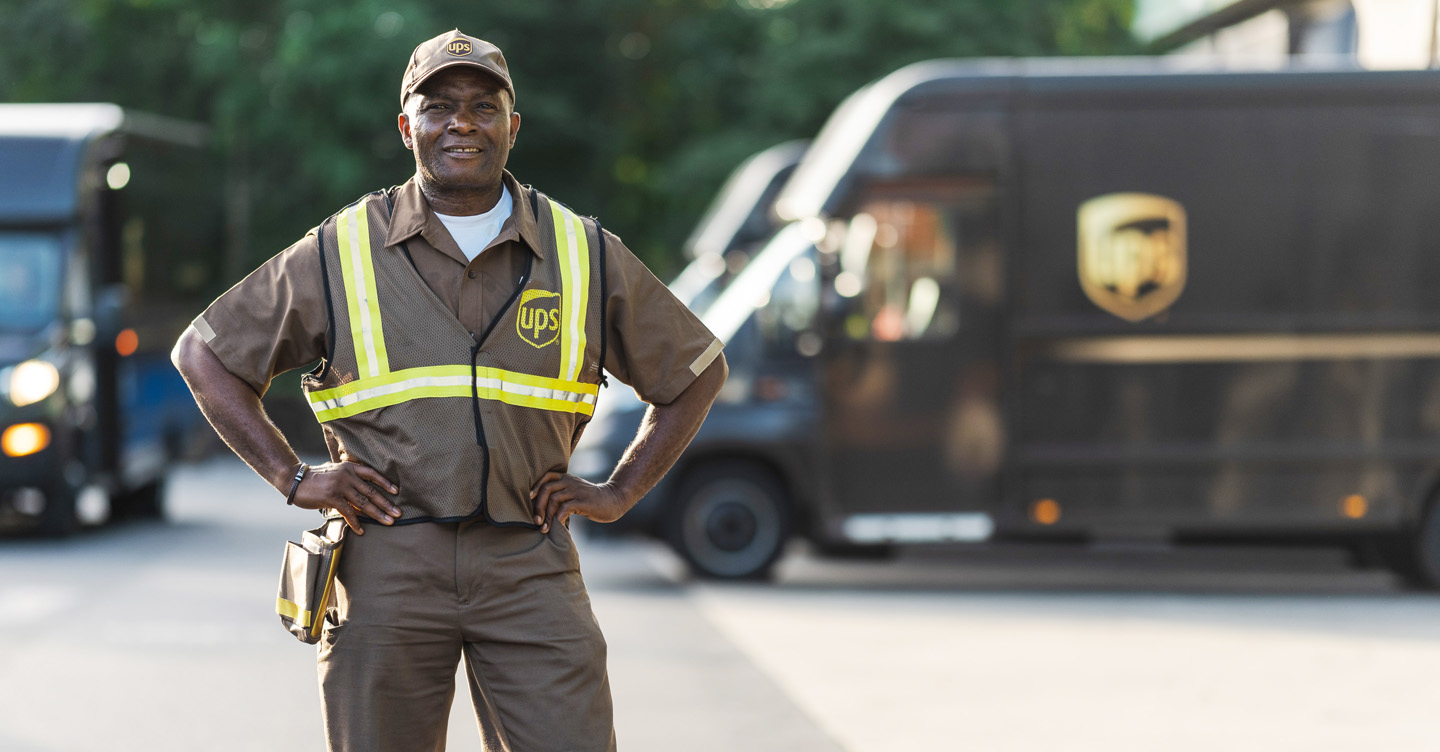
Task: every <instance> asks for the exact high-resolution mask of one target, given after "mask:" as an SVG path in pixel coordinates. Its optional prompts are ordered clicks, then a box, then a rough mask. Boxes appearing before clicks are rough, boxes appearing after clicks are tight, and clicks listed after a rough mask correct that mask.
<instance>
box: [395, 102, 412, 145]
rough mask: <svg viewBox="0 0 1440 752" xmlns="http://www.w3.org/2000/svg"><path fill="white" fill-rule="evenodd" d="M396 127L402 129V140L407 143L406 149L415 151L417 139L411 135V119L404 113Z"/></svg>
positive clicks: (401, 114)
mask: <svg viewBox="0 0 1440 752" xmlns="http://www.w3.org/2000/svg"><path fill="white" fill-rule="evenodd" d="M396 125H397V126H398V127H399V128H400V140H401V141H403V142H404V143H405V148H406V149H409V150H411V151H414V150H415V137H414V136H412V135H410V118H409V117H408V116H407V115H406V114H405V113H403V112H402V113H400V118H399V121H398V122H397V123H396Z"/></svg>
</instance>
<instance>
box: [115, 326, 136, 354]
mask: <svg viewBox="0 0 1440 752" xmlns="http://www.w3.org/2000/svg"><path fill="white" fill-rule="evenodd" d="M138 347H140V336H139V335H137V334H136V333H135V330H134V329H126V330H125V331H123V332H120V333H119V334H117V335H115V352H118V353H120V357H122V358H128V357H130V356H131V355H134V354H135V350H136V348H138Z"/></svg>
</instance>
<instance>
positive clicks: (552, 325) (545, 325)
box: [515, 290, 560, 347]
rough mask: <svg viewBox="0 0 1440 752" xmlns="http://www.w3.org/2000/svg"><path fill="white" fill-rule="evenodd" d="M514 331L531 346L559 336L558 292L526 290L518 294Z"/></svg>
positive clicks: (548, 342) (545, 342) (544, 344)
mask: <svg viewBox="0 0 1440 752" xmlns="http://www.w3.org/2000/svg"><path fill="white" fill-rule="evenodd" d="M515 333H516V334H519V335H520V339H523V340H525V341H526V342H528V343H530V345H531V346H532V347H544V346H546V345H548V344H551V343H553V342H554V341H555V340H557V339H559V338H560V293H558V292H550V291H548V290H526V291H525V292H524V293H523V294H521V295H520V312H519V315H518V316H516V317H515Z"/></svg>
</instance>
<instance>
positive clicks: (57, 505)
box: [35, 480, 80, 538]
mask: <svg viewBox="0 0 1440 752" xmlns="http://www.w3.org/2000/svg"><path fill="white" fill-rule="evenodd" d="M44 491H45V506H44V508H42V509H41V510H40V521H39V525H38V526H37V527H36V528H35V532H37V533H39V534H40V535H43V536H46V537H52V538H61V537H64V536H68V535H72V534H74V533H75V531H77V530H79V529H80V515H79V513H78V512H79V508H78V506H77V505H76V503H75V501H76V498H77V496H78V492H77V491H76V489H74V488H72V487H71V486H70V484H69V483H66V482H65V481H64V480H57V481H56V482H54V483H52V484H50V486H49V487H47V488H45V489H44Z"/></svg>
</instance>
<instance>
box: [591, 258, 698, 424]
mask: <svg viewBox="0 0 1440 752" xmlns="http://www.w3.org/2000/svg"><path fill="white" fill-rule="evenodd" d="M605 264H606V272H605V282H606V287H607V293H608V294H607V306H606V316H605V325H606V337H607V345H606V356H605V370H606V371H609V372H610V374H611V375H613V376H614V377H615V378H617V379H619V380H620V381H623V382H624V383H626V384H629V385H630V386H631V387H633V388H634V389H635V392H636V393H637V394H639V395H640V398H641V399H643V400H645V401H646V402H650V403H653V404H661V405H664V404H669V403H670V402H671V401H673V400H674V399H675V398H676V397H678V396H680V393H681V392H683V391H685V388H686V387H688V386H690V382H692V381H694V380H695V377H697V376H699V375H700V373H701V372H703V371H704V370H705V369H706V368H707V367H709V365H710V364H711V363H712V362H714V360H715V358H716V357H717V356H718V355H719V354H720V350H721V348H722V347H723V344H722V343H721V342H720V341H719V340H718V339H716V338H715V335H714V334H711V333H710V330H709V329H707V328H705V325H704V324H702V323H700V319H699V317H697V316H696V315H695V314H694V313H692V312H691V311H690V309H689V308H686V307H685V304H684V303H681V302H680V301H679V300H678V299H677V298H676V297H675V296H674V295H673V294H671V292H670V289H669V288H668V287H666V286H665V284H664V283H663V282H661V281H660V280H659V279H656V278H655V275H654V274H651V273H650V270H649V269H648V268H646V266H645V264H644V263H643V262H641V261H640V259H638V258H636V257H635V254H633V253H631V252H630V249H628V248H626V247H625V244H624V243H622V242H621V241H620V238H618V237H616V236H615V235H613V234H611V233H609V232H606V233H605Z"/></svg>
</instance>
